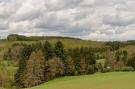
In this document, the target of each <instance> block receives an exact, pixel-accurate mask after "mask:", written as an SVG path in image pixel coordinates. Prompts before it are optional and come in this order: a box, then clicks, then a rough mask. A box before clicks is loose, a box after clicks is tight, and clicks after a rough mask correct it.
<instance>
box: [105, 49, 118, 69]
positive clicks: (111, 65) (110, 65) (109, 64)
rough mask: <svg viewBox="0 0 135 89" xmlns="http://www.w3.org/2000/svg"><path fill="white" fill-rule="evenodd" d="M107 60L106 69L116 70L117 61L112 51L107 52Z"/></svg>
mask: <svg viewBox="0 0 135 89" xmlns="http://www.w3.org/2000/svg"><path fill="white" fill-rule="evenodd" d="M105 59H106V60H105V68H107V69H114V66H115V63H116V60H115V58H114V56H113V55H112V53H111V51H110V50H108V51H107V52H106V55H105Z"/></svg>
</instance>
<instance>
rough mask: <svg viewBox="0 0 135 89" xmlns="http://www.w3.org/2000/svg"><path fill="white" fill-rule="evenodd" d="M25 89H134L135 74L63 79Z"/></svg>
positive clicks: (110, 74) (95, 75) (106, 74)
mask: <svg viewBox="0 0 135 89" xmlns="http://www.w3.org/2000/svg"><path fill="white" fill-rule="evenodd" d="M27 89H135V72H111V73H102V74H101V73H99V74H94V75H84V76H75V77H64V78H58V79H55V80H52V81H49V82H47V83H45V84H42V85H39V86H36V87H33V88H27Z"/></svg>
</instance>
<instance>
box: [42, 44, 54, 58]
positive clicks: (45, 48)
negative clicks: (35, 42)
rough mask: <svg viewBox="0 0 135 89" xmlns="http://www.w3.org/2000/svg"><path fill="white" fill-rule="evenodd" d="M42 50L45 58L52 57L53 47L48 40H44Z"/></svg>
mask: <svg viewBox="0 0 135 89" xmlns="http://www.w3.org/2000/svg"><path fill="white" fill-rule="evenodd" d="M43 52H44V56H45V59H46V60H48V59H51V58H52V57H53V48H52V46H51V44H50V43H49V42H48V41H46V42H45V44H44V45H43Z"/></svg>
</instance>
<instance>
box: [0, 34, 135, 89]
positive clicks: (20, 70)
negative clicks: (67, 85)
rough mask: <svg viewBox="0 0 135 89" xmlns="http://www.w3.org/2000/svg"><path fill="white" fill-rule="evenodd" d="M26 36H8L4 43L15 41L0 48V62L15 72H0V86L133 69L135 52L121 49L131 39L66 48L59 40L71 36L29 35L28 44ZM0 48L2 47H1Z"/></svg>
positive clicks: (30, 84) (22, 85)
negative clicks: (93, 45)
mask: <svg viewBox="0 0 135 89" xmlns="http://www.w3.org/2000/svg"><path fill="white" fill-rule="evenodd" d="M18 38H19V39H18ZM26 38H27V37H25V36H20V35H17V36H16V35H9V36H8V38H7V42H15V43H12V44H11V46H9V47H8V48H7V49H6V50H5V51H4V53H3V56H2V58H3V61H7V62H10V65H11V64H12V65H14V67H15V72H14V74H13V75H12V76H13V79H11V78H10V77H9V76H8V75H7V74H6V73H5V75H3V73H4V72H2V71H1V72H0V86H5V87H6V86H7V85H8V86H10V87H16V88H17V89H18V88H28V87H33V86H37V85H40V84H43V83H46V82H48V81H50V80H53V79H56V78H59V77H64V76H80V75H91V74H95V73H98V72H100V73H106V72H114V71H117V72H118V71H123V72H127V71H135V56H134V53H135V52H134V50H133V48H128V50H127V49H125V48H126V47H128V46H131V45H134V41H127V42H104V46H103V47H90V46H89V47H88V46H87V47H85V46H83V45H82V46H81V47H74V48H66V47H65V46H64V44H63V42H64V41H62V40H61V39H72V38H64V37H56V38H55V37H53V38H52V39H54V38H55V39H57V41H55V42H53V43H51V41H50V39H51V37H47V38H46V37H44V38H45V40H43V38H42V39H40V37H37V38H33V39H32V40H34V39H35V41H34V42H32V43H29V42H30V41H28V40H26ZM20 39H21V40H20ZM47 39H48V40H47ZM25 40H26V41H27V43H26V42H24V41H25ZM72 40H74V41H75V40H79V39H77V38H73V39H72ZM16 41H19V42H16ZM80 41H82V40H80ZM2 42H3V41H2ZM68 45H70V44H68ZM76 45H77V44H76ZM129 49H130V52H129ZM1 50H4V49H3V48H2V47H1ZM1 63H2V61H1ZM8 65H9V64H8ZM7 82H8V83H9V84H7ZM5 84H6V85H5Z"/></svg>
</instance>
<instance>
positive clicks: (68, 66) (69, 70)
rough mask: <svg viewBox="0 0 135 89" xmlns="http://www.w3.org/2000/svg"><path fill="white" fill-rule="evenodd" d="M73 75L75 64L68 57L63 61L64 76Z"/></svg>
mask: <svg viewBox="0 0 135 89" xmlns="http://www.w3.org/2000/svg"><path fill="white" fill-rule="evenodd" d="M74 74H75V64H74V61H73V59H72V58H71V57H68V58H67V59H66V60H65V75H74Z"/></svg>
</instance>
